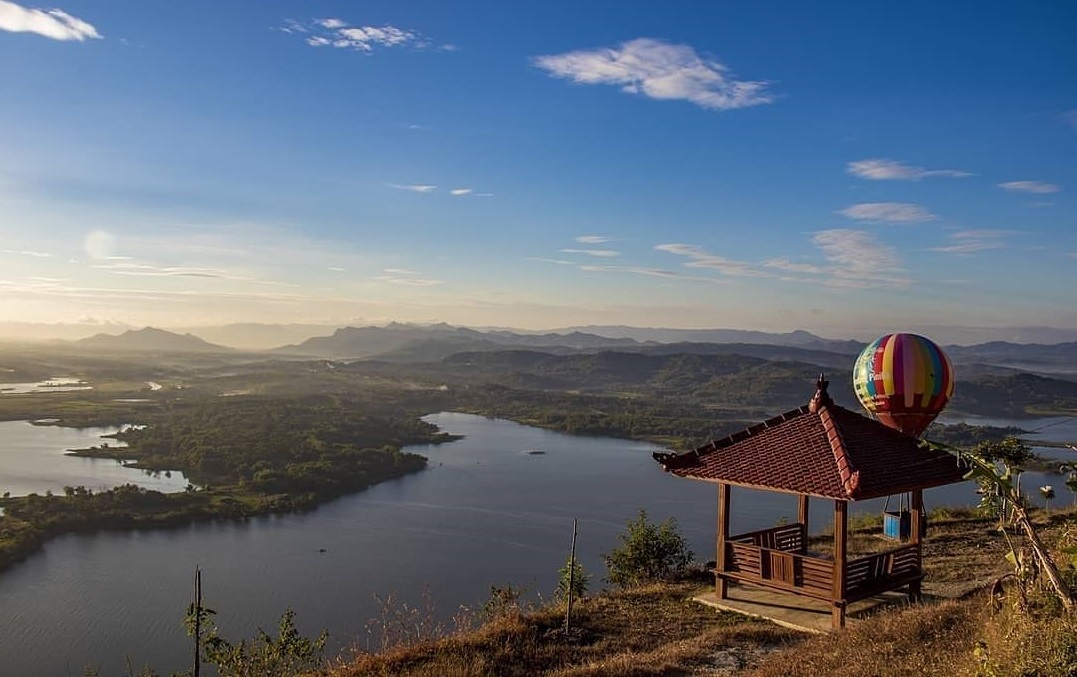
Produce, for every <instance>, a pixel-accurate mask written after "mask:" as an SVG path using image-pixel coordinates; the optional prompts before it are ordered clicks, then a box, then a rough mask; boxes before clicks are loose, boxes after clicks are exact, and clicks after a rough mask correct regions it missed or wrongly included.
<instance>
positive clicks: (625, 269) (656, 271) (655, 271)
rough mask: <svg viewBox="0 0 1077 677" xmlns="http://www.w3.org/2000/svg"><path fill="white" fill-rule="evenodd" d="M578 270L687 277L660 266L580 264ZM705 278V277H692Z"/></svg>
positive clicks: (687, 277)
mask: <svg viewBox="0 0 1077 677" xmlns="http://www.w3.org/2000/svg"><path fill="white" fill-rule="evenodd" d="M580 270H583V271H586V272H588V273H632V274H634V275H647V276H648V277H675V278H682V279H689V276H687V275H682V274H680V273H675V272H673V271H671V270H663V269H661V268H644V267H638V266H580ZM692 279H707V278H692Z"/></svg>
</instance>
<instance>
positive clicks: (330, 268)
mask: <svg viewBox="0 0 1077 677" xmlns="http://www.w3.org/2000/svg"><path fill="white" fill-rule="evenodd" d="M327 270H331V271H333V272H334V273H346V272H348V271H347V270H345V269H344V268H338V267H337V266H329V267H328V268H327Z"/></svg>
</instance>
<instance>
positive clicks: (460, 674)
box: [332, 509, 1077, 677]
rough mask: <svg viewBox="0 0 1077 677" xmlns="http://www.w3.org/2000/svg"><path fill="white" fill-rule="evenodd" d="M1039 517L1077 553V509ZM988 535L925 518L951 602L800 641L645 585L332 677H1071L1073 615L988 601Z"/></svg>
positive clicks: (983, 522) (1075, 651)
mask: <svg viewBox="0 0 1077 677" xmlns="http://www.w3.org/2000/svg"><path fill="white" fill-rule="evenodd" d="M1036 519H1037V526H1038V527H1039V529H1040V532H1041V535H1042V536H1043V538H1044V540H1045V541H1046V542H1048V543H1050V544H1051V545H1053V546H1056V547H1055V554H1056V556H1057V557H1058V560H1057V561H1058V562H1059V564H1060V565H1062V566H1065V565H1066V564H1067V563H1068V562H1069V556H1067V555H1064V553H1063V549H1065V548H1077V511H1075V510H1073V509H1069V510H1065V511H1056V513H1055V514H1053V515H1051V516H1050V518H1049V519H1048V518H1047V517H1046V516H1045V515H1043V514H1042V513H1041V514H1039V515H1037V518H1036ZM995 527H996V523H995V522H994V521H993V520H987V519H980V518H977V517H975V515H973V514H971V513H968V512H955V514H951V515H935V516H934V519H933V520H932V523H931V526H930V530H929V536H928V541H927V543H926V546H925V557H924V561H925V565H926V567H927V568H928V579H927V582H926V585H925V592H927V593H928V594H929V595H934V596H936V597H959V598H960V599H944V600H943V601H940V602H937V603H931V604H926V605H921V606H912V607H905V608H902V609H900V610H896V611H893V610H892V611H887V612H880V613H878V614H877V615H875V616H874V617H872V618H869V619H867V620H865V621H864V622H862V623H859V624H856V625H853V626H851V627H850V628H849V629H848V630H846V631H843V632H841V633H836V634H832V635H823V636H807V635H802V634H799V633H795V632H793V631H790V630H785V629H782V628H779V627H777V626H775V625H771V624H769V623H766V622H763V621H756V620H750V619H747V618H744V617H740V616H737V615H734V614H727V613H718V612H715V611H714V610H713V609H711V608H709V607H705V606H703V605H701V604H697V603H694V602H691V601H688V600H689V597H690V596H691V595H692V593H694V592H697V591H698V585H691V584H681V585H664V586H652V587H647V588H641V589H637V590H630V591H625V592H617V593H610V594H602V595H599V596H596V597H592V598H588V599H585V600H582V602H581V603H580V604H579V605H578V606H577V607H576V608H577V610H578V614H577V615H576V616H575V618H574V625H575V627H576V628H578V633H577V634H573V635H571V636H569V637H566V636H565V635H564V634H563V633H562V632H560V627H561V623H562V621H563V617H562V615H561V614H562V613H563V610H560V609H556V608H544V609H539V610H537V611H533V612H530V613H519V612H517V613H509V614H507V615H505V616H503V617H501V618H498V619H497V620H495V621H493V622H491V623H488V624H486V625H484V626H483V627H480V628H478V629H477V630H474V631H472V632H466V633H460V634H457V635H455V636H452V637H448V638H445V639H441V640H437V641H425V642H420V643H418V644H414V645H412V646H410V647H406V646H405V647H398V648H395V649H390V650H388V651H386V652H382V653H379V654H360V655H358V656H356V657H355V658H354V659H353V660H351V661H350V662H349V663H348V664H347V665H341V666H339V667H337V668H336V669H335V670H334V671H333V672H332V676H333V677H359V676H367V675H371V676H376V677H381V676H385V677H388V676H390V675H392V676H394V677H395V676H401V677H478V676H480V675H498V676H504V677H515V676H523V675H548V676H551V677H614V676H616V677H622V676H624V677H655V676H658V675H670V676H680V677H685V676H692V675H695V676H704V675H707V676H714V675H727V674H738V675H743V674H746V675H754V676H756V677H797V676H799V675H803V676H804V677H824V676H826V677H829V676H831V675H833V676H835V677H842V676H849V677H854V676H855V677H863V676H869V675H877V676H879V677H890V676H894V677H899V676H905V675H909V676H912V675H916V676H920V675H925V676H932V675H937V676H940V677H942V676H945V677H1010V676H1029V677H1033V676H1036V677H1056V676H1057V677H1063V676H1065V677H1070V676H1072V675H1077V616H1075V615H1065V614H1063V613H1061V610H1060V609H1059V608H1058V602H1057V601H1054V602H1052V600H1051V598H1050V596H1049V595H1046V594H1044V593H1043V592H1042V591H1039V592H1037V591H1033V592H1032V594H1031V595H1030V599H1031V601H1032V604H1031V605H1030V606H1031V608H1030V609H1029V610H1027V611H1020V610H1018V609H1017V608H1016V605H1015V604H1014V600H1016V596H1014V595H1012V594H1011V596H1010V597H1008V598H1007V599H1006V600H1005V601H1004V603H1003V605H1002V608H1001V609H1000V610H997V611H996V610H993V609H992V607H991V605H990V604H989V597H988V595H987V593H986V592H985V591H983V588H984V587H985V585H989V584H990V582H991V581H992V580H994V579H996V578H997V577H998V576H999V575H1000V574H1001V573H1004V572H1006V571H1007V570H1008V568H1007V565H1006V563H1005V560H1004V559H1003V554H1004V552H1005V541H1004V538H1003V536H1002V535H1001V534H1000V533H999V532H998V531H997V530H996V528H995ZM877 531H878V530H877V528H867V529H864V530H862V531H861V532H860V533H858V534H856V535H855V537H854V538H855V539H857V540H858V541H859V544H860V547H862V548H864V549H868V550H871V549H878V548H879V547H880V546H881V547H887V546H886V543H885V542H884V543H880V541H879V539H878V538H877V536H876V535H875V534H877ZM819 544H820V545H823V546H825V545H826V543H825V539H820V543H819ZM813 547H814V544H813ZM1070 571H1072V570H1070ZM1071 575H1073V576H1074V577H1075V578H1077V572H1073V573H1072V574H1071ZM978 590H980V591H981V592H977V591H978Z"/></svg>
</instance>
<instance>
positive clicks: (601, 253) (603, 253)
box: [561, 249, 621, 258]
mask: <svg viewBox="0 0 1077 677" xmlns="http://www.w3.org/2000/svg"><path fill="white" fill-rule="evenodd" d="M561 253H562V254H586V255H587V256H597V257H600V258H613V257H615V256H620V255H621V252H619V251H617V250H616V249H562V250H561Z"/></svg>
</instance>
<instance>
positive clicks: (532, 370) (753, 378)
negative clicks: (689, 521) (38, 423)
mask: <svg viewBox="0 0 1077 677" xmlns="http://www.w3.org/2000/svg"><path fill="white" fill-rule="evenodd" d="M824 355H830V354H827V353H824ZM827 362H828V363H827V364H818V363H813V362H810V361H801V360H782V359H763V358H762V357H756V356H750V355H738V354H686V353H677V354H671V355H661V354H659V355H655V354H645V353H640V352H623V351H603V352H598V353H591V354H571V355H553V354H550V353H545V352H539V351H530V350H507V351H483V352H466V353H457V354H455V355H452V356H450V357H448V358H446V359H444V360H441V361H440V362H432V363H429V364H426V365H421V366H419V365H409V366H408V367H404V366H403V365H401V366H399V367H391V368H394V369H404V368H410V369H420V370H421V371H422V372H423V373H424V374H426V375H427V376H435V375H436V376H438V377H443V378H445V379H446V380H454V379H456V380H459V379H463V380H464V381H466V382H472V383H473V382H485V383H493V384H498V385H500V386H505V387H509V388H513V389H516V390H520V391H528V390H537V391H544V392H556V391H561V392H566V391H572V392H580V393H590V394H603V395H617V396H633V397H644V398H655V399H662V400H670V401H678V402H681V403H685V404H693V405H702V406H705V407H712V408H721V409H730V410H750V411H763V412H769V413H778V412H780V411H784V410H787V409H791V408H795V407H798V406H800V405H803V404H805V403H807V401H808V399H809V398H810V397H811V395H812V393H813V392H814V388H815V386H814V384H815V380H816V378H817V376H818V375H819V374H820V373H825V374H827V377H828V379H829V380H830V384H831V385H830V393H831V395H832V396H833V397H834V399H835V401H836V402H838V404H841V405H843V406H847V407H850V408H855V409H859V405H858V404H857V400H856V397H855V395H854V393H853V388H852V377H851V371H852V360H851V359H848V358H847V359H846V360H845V364H844V365H839V364H836V361H831V360H828V361H827ZM355 367H356V368H359V365H355ZM383 368H390V367H388V365H384V366H383ZM949 411H950V412H952V413H964V414H973V415H978V416H1001V417H1021V416H1030V415H1045V414H1050V413H1058V412H1066V411H1077V382H1074V381H1069V380H1064V379H1056V378H1050V377H1046V376H1039V375H1035V374H1030V373H1025V372H1020V371H1013V370H1006V369H1001V368H991V367H983V366H980V367H969V368H968V369H967V373H966V375H965V376H961V375H960V370H959V376H958V385H957V389H956V392H955V396H954V399H953V400H952V401H951V403H950V407H949Z"/></svg>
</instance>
